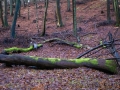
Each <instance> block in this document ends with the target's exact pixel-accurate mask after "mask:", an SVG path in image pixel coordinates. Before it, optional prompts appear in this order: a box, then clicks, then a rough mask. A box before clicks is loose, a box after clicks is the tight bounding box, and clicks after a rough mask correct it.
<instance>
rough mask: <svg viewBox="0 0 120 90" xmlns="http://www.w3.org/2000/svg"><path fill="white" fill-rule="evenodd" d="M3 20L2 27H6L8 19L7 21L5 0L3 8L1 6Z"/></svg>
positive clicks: (5, 0)
mask: <svg viewBox="0 0 120 90" xmlns="http://www.w3.org/2000/svg"><path fill="white" fill-rule="evenodd" d="M3 21H4V25H3V26H4V27H8V21H7V0H4V8H3Z"/></svg>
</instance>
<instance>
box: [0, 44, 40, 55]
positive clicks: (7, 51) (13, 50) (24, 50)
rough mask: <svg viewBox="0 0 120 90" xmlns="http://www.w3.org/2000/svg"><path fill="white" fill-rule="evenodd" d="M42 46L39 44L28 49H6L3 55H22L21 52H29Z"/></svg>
mask: <svg viewBox="0 0 120 90" xmlns="http://www.w3.org/2000/svg"><path fill="white" fill-rule="evenodd" d="M41 46H42V44H37V46H36V47H35V46H34V45H30V47H28V48H18V47H12V48H7V49H4V50H3V51H2V52H1V54H11V53H21V52H28V51H31V50H34V49H35V48H39V47H41Z"/></svg>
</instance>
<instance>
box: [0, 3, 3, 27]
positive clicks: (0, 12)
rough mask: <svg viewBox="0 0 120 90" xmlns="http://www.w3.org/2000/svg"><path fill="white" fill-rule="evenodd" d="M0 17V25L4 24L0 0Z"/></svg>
mask: <svg viewBox="0 0 120 90" xmlns="http://www.w3.org/2000/svg"><path fill="white" fill-rule="evenodd" d="M0 18H1V21H2V26H4V21H3V8H2V1H0Z"/></svg>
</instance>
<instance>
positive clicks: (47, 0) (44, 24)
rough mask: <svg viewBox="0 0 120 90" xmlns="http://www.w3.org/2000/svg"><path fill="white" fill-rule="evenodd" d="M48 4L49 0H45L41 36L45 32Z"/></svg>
mask: <svg viewBox="0 0 120 90" xmlns="http://www.w3.org/2000/svg"><path fill="white" fill-rule="evenodd" d="M48 3H49V0H46V4H45V5H46V7H45V12H44V21H43V29H42V34H41V36H44V35H45V31H46V16H47V9H48Z"/></svg>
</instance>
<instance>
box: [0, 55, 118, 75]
mask: <svg viewBox="0 0 120 90" xmlns="http://www.w3.org/2000/svg"><path fill="white" fill-rule="evenodd" d="M0 63H6V64H11V65H26V66H36V67H39V68H46V69H53V68H60V69H63V68H78V67H82V66H86V67H89V68H94V69H98V70H103V71H107V72H110V73H113V74H115V73H117V64H116V62H115V61H114V60H100V59H91V58H80V59H59V58H40V57H34V56H23V55H3V54H0Z"/></svg>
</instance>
